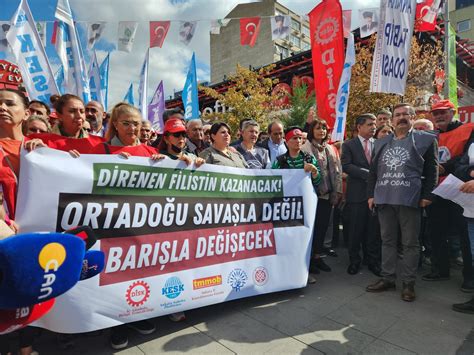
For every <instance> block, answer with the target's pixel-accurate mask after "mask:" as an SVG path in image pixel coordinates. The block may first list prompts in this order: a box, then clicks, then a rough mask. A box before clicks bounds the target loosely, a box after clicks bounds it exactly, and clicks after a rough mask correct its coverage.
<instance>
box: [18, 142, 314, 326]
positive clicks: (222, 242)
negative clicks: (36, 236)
mask: <svg viewBox="0 0 474 355" xmlns="http://www.w3.org/2000/svg"><path fill="white" fill-rule="evenodd" d="M33 177H34V178H33ZM316 202H317V198H316V195H315V193H314V190H313V187H312V184H311V180H310V178H309V175H308V174H307V173H305V172H304V171H303V169H295V170H257V169H255V170H252V169H237V168H230V167H224V166H215V165H210V164H204V165H203V166H201V167H200V168H198V169H196V168H195V167H194V166H189V167H187V166H186V165H185V163H184V162H178V161H174V160H171V159H164V160H162V161H159V162H152V161H151V160H150V159H149V158H142V157H130V158H129V159H127V160H124V159H123V158H121V157H120V156H118V155H105V154H104V155H87V154H83V155H81V156H80V157H79V158H77V159H74V158H72V157H71V156H70V155H69V154H68V153H66V152H61V151H57V150H52V149H49V148H41V149H38V150H35V151H33V152H31V153H28V154H26V155H22V157H21V175H20V183H19V193H18V206H17V215H16V216H17V222H18V224H19V225H20V226H21V228H22V229H21V231H22V232H31V231H53V230H63V229H67V228H69V227H70V226H72V225H74V226H77V225H89V226H91V227H92V228H93V229H94V230H95V232H96V233H97V235H98V236H99V238H100V240H99V241H98V242H97V243H96V244H95V245H94V246H93V249H96V250H97V249H100V250H102V251H103V252H104V253H105V255H106V263H105V264H106V266H105V269H104V270H103V271H102V273H100V275H98V276H96V277H93V278H91V279H88V280H84V281H81V282H79V283H78V284H77V285H76V286H75V287H74V288H73V289H71V290H70V291H68V292H67V293H66V294H64V295H62V296H60V297H58V298H56V304H55V306H54V309H53V310H52V311H51V312H50V313H49V314H47V315H46V316H45V317H43V318H42V319H41V320H40V321H39V322H37V323H35V325H36V326H40V327H43V328H47V329H50V330H52V331H57V332H61V333H80V332H88V331H93V330H96V329H102V328H109V327H113V326H116V325H120V324H123V323H128V322H133V321H137V320H141V319H146V318H152V317H157V316H161V315H166V314H170V313H175V312H179V311H185V310H188V309H193V308H198V307H203V306H206V305H211V304H215V303H221V302H225V301H230V300H234V299H238V298H243V297H249V296H254V295H259V294H264V293H270V292H276V291H281V290H286V289H293V288H301V287H304V286H305V285H306V282H307V277H308V265H309V258H310V250H311V239H312V231H313V223H314V216H315V211H316ZM71 320H74V321H71Z"/></svg>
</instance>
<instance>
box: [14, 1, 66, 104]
mask: <svg viewBox="0 0 474 355" xmlns="http://www.w3.org/2000/svg"><path fill="white" fill-rule="evenodd" d="M7 40H8V43H9V44H10V47H11V49H12V52H13V55H14V56H15V58H16V61H17V64H18V66H19V68H20V72H21V74H22V76H23V82H24V84H25V86H26V89H27V91H28V95H29V96H30V98H32V99H37V100H41V101H43V102H49V98H50V97H51V95H54V94H58V93H59V91H58V88H57V86H56V82H55V81H54V74H53V71H52V70H51V66H50V65H49V62H48V57H47V56H46V52H45V50H44V47H43V45H42V44H41V39H40V37H39V35H38V31H36V23H35V21H34V19H33V15H32V14H31V11H30V8H29V6H28V2H27V1H26V0H22V1H21V3H20V6H18V9H17V10H16V12H15V14H14V15H13V17H12V19H11V27H10V29H9V31H8V33H7Z"/></svg>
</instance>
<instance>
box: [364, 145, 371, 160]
mask: <svg viewBox="0 0 474 355" xmlns="http://www.w3.org/2000/svg"><path fill="white" fill-rule="evenodd" d="M369 144H370V141H369V140H368V139H366V140H364V153H365V157H366V158H367V161H368V162H369V164H370V160H371V158H372V157H371V155H370V145H369Z"/></svg>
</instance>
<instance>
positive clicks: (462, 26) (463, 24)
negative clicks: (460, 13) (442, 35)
mask: <svg viewBox="0 0 474 355" xmlns="http://www.w3.org/2000/svg"><path fill="white" fill-rule="evenodd" d="M457 27H458V32H466V31H469V30H470V29H471V20H464V21H460V22H458V25H457Z"/></svg>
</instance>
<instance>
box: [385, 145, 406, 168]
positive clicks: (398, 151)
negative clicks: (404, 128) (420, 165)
mask: <svg viewBox="0 0 474 355" xmlns="http://www.w3.org/2000/svg"><path fill="white" fill-rule="evenodd" d="M408 159H410V153H409V152H408V150H406V149H405V148H402V147H395V148H389V149H387V151H386V152H385V153H384V155H383V157H382V161H383V162H384V164H385V165H386V166H387V167H389V168H390V170H396V169H397V168H398V167H400V166H402V165H403V164H405V163H406V162H407V160H408Z"/></svg>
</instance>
